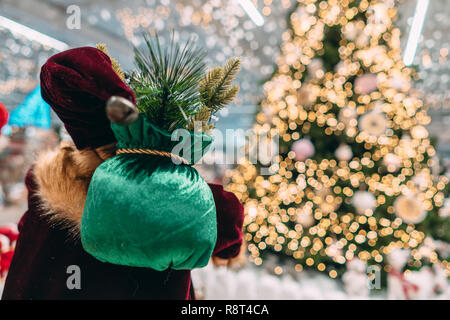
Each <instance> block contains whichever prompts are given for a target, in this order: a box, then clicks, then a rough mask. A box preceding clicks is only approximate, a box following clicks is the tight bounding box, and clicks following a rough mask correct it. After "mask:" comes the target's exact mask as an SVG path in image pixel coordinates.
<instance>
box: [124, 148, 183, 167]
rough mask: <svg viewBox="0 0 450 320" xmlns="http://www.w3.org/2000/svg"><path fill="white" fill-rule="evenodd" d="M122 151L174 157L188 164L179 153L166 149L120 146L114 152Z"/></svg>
mask: <svg viewBox="0 0 450 320" xmlns="http://www.w3.org/2000/svg"><path fill="white" fill-rule="evenodd" d="M123 153H135V154H151V155H154V156H161V157H167V158H174V159H177V160H179V161H180V162H182V163H184V164H189V161H187V160H186V159H185V158H183V157H180V156H179V155H176V154H173V153H170V152H167V151H158V150H150V149H128V148H121V149H117V151H116V154H123Z"/></svg>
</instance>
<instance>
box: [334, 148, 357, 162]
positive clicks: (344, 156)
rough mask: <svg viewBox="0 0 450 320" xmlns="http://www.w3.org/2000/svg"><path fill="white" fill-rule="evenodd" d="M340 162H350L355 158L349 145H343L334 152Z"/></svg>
mask: <svg viewBox="0 0 450 320" xmlns="http://www.w3.org/2000/svg"><path fill="white" fill-rule="evenodd" d="M334 155H335V156H336V159H338V160H339V161H349V160H350V159H351V158H352V157H353V152H352V148H351V147H350V146H349V145H347V144H341V145H340V146H339V147H338V148H337V149H336V151H335V152H334Z"/></svg>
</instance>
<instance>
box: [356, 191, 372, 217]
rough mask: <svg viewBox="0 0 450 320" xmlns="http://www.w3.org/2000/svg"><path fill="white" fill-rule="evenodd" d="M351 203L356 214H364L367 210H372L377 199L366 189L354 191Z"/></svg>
mask: <svg viewBox="0 0 450 320" xmlns="http://www.w3.org/2000/svg"><path fill="white" fill-rule="evenodd" d="M352 204H353V206H354V207H355V209H356V212H357V213H358V214H366V212H367V211H368V210H370V211H373V210H374V209H375V208H376V206H377V201H376V199H375V197H374V196H373V194H371V193H370V192H368V191H361V190H360V191H356V192H355V194H354V195H353V198H352Z"/></svg>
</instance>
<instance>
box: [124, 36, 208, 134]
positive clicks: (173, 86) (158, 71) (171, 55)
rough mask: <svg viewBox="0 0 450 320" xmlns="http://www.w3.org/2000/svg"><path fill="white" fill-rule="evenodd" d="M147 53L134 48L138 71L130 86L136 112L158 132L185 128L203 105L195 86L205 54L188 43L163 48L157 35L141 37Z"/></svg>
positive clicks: (174, 42)
mask: <svg viewBox="0 0 450 320" xmlns="http://www.w3.org/2000/svg"><path fill="white" fill-rule="evenodd" d="M144 40H145V45H146V50H145V51H141V50H140V49H138V48H136V47H135V48H134V53H135V64H136V67H137V69H138V70H137V71H136V72H134V73H132V74H131V77H130V80H129V85H130V87H131V88H132V89H133V90H134V92H135V93H136V97H137V108H138V109H139V111H140V112H142V113H144V114H145V115H146V116H147V117H148V118H149V119H150V121H152V122H153V123H154V124H155V125H157V126H159V127H160V128H161V129H164V130H168V131H173V130H175V129H177V128H184V127H186V126H187V125H188V124H189V123H190V122H191V120H192V117H193V115H194V114H195V113H197V112H198V111H199V109H200V108H201V107H202V105H203V102H202V98H201V95H200V93H199V90H198V83H199V82H200V81H201V79H202V75H203V74H204V72H205V67H206V65H205V62H204V58H205V56H206V52H205V51H203V50H201V49H199V48H197V47H196V45H195V42H194V41H193V40H192V39H191V40H189V41H187V42H186V43H185V44H183V45H179V44H178V43H176V41H175V40H174V35H173V34H172V37H171V41H170V45H169V46H168V47H167V48H162V46H161V43H160V40H159V37H158V35H155V36H149V35H148V34H144Z"/></svg>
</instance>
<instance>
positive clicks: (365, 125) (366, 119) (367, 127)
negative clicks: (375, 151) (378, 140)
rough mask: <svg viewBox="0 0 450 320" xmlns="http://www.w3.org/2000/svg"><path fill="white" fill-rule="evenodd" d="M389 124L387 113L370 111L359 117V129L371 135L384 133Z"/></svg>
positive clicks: (377, 135)
mask: <svg viewBox="0 0 450 320" xmlns="http://www.w3.org/2000/svg"><path fill="white" fill-rule="evenodd" d="M387 126H388V122H387V119H386V115H385V114H384V113H382V112H376V111H369V112H367V113H366V114H364V115H363V116H362V117H361V118H360V119H359V130H360V131H361V132H364V133H366V134H368V135H371V136H375V137H379V136H381V135H384V134H385V133H386V129H387Z"/></svg>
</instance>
